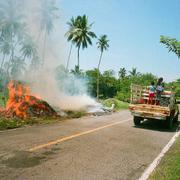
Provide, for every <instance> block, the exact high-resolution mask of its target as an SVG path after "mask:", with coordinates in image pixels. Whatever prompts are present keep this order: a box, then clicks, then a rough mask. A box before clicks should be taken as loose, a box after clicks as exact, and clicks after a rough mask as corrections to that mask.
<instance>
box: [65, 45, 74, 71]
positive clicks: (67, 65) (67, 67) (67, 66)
mask: <svg viewBox="0 0 180 180" xmlns="http://www.w3.org/2000/svg"><path fill="white" fill-rule="evenodd" d="M72 45H73V44H72V43H71V47H70V50H69V55H68V60H67V64H66V71H68V69H69V61H70V57H71V52H72Z"/></svg>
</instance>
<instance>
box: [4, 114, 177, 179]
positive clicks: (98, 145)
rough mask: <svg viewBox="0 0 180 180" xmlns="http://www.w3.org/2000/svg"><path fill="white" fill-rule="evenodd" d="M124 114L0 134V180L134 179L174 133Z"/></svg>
mask: <svg viewBox="0 0 180 180" xmlns="http://www.w3.org/2000/svg"><path fill="white" fill-rule="evenodd" d="M177 126H178V124H176V125H175V126H174V128H173V130H171V131H168V130H167V129H164V128H162V124H161V123H160V122H159V121H157V122H151V121H147V122H144V123H143V125H142V126H141V127H139V128H137V127H134V125H133V121H132V116H131V115H130V113H129V112H128V111H126V110H125V111H121V112H119V113H113V114H111V115H105V116H96V117H94V116H93V117H84V118H80V119H71V120H64V121H61V122H59V123H54V124H49V125H37V126H32V127H25V128H19V129H16V130H9V131H3V132H0V179H1V180H10V179H12V180H16V179H17V180H94V179H96V180H101V179H102V180H111V179H112V180H121V179H122V180H131V179H132V180H134V179H138V178H139V177H140V176H141V174H142V173H143V171H144V170H145V169H146V168H147V167H148V165H149V164H150V163H151V162H152V161H153V160H154V159H155V158H156V156H157V155H158V154H159V153H160V151H161V150H162V149H163V147H164V146H165V145H166V144H167V143H168V141H169V140H170V139H171V138H172V136H173V135H174V134H175V131H176V129H177Z"/></svg>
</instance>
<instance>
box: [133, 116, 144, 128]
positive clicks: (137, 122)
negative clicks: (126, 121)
mask: <svg viewBox="0 0 180 180" xmlns="http://www.w3.org/2000/svg"><path fill="white" fill-rule="evenodd" d="M141 120H142V118H141V117H138V116H134V124H135V125H136V126H139V125H140V124H141Z"/></svg>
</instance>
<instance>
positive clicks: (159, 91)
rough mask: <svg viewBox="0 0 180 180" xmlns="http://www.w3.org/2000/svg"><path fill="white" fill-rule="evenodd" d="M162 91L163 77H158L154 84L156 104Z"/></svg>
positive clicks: (158, 102)
mask: <svg viewBox="0 0 180 180" xmlns="http://www.w3.org/2000/svg"><path fill="white" fill-rule="evenodd" d="M163 91H164V84H163V78H162V77H161V78H159V79H158V82H157V86H156V105H160V102H161V94H162V92H163Z"/></svg>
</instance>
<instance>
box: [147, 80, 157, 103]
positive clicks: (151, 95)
mask: <svg viewBox="0 0 180 180" xmlns="http://www.w3.org/2000/svg"><path fill="white" fill-rule="evenodd" d="M148 89H149V99H148V104H152V105H153V104H154V95H155V91H156V87H155V85H154V82H153V81H152V82H151V85H150V86H149V88H148Z"/></svg>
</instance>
